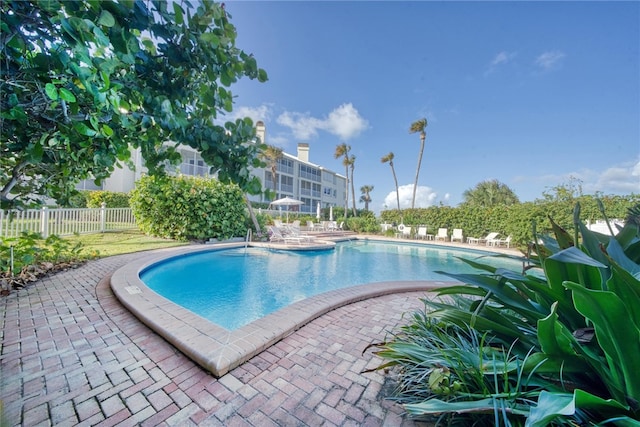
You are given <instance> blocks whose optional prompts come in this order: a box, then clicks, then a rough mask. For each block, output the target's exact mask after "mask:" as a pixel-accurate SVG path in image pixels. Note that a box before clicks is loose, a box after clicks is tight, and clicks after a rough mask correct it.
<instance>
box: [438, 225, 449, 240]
mask: <svg viewBox="0 0 640 427" xmlns="http://www.w3.org/2000/svg"><path fill="white" fill-rule="evenodd" d="M438 240H442V241H444V242H446V241H447V240H449V231H448V230H447V229H446V228H438V234H436V241H438Z"/></svg>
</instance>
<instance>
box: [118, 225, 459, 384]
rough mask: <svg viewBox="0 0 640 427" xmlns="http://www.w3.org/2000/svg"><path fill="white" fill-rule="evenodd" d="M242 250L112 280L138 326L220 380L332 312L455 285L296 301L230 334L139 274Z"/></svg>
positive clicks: (396, 284)
mask: <svg viewBox="0 0 640 427" xmlns="http://www.w3.org/2000/svg"><path fill="white" fill-rule="evenodd" d="M354 239H362V238H357V237H356V238H354ZM364 239H368V237H365V238H364ZM379 240H387V239H379ZM394 241H395V242H397V243H402V241H398V240H394ZM412 243H413V242H412ZM243 246H245V243H244V242H233V243H216V244H214V245H198V246H187V247H179V248H169V249H163V250H159V251H154V252H153V253H151V254H150V255H149V256H146V257H143V258H140V259H138V260H136V261H133V262H131V263H129V264H127V265H125V266H123V267H121V268H119V269H118V270H116V271H115V272H114V273H113V275H112V276H111V278H110V284H111V289H112V290H113V293H114V294H115V296H116V298H118V300H119V301H120V302H121V303H122V304H123V305H124V306H125V307H126V308H127V309H129V310H130V311H131V312H132V313H133V314H134V315H135V316H136V317H137V318H138V319H140V321H142V322H143V323H144V324H146V325H147V326H148V327H149V328H151V329H152V330H153V331H154V332H156V333H157V334H159V335H160V336H162V337H163V338H164V339H166V340H167V341H168V342H169V343H171V344H172V345H173V346H175V347H176V348H177V349H179V350H180V351H181V352H183V353H184V354H185V355H186V356H188V357H189V358H190V359H192V360H193V361H194V362H196V363H197V364H198V365H200V366H201V367H203V368H205V369H206V370H208V371H209V372H211V373H212V374H213V375H214V376H216V377H221V376H223V375H224V374H226V373H227V372H229V371H230V370H231V369H233V368H235V367H237V366H239V365H241V364H242V363H243V362H246V361H247V360H249V359H251V358H252V357H253V356H255V355H257V354H259V353H261V352H262V351H264V350H265V349H267V348H268V347H270V346H272V345H273V344H274V343H276V342H278V341H280V340H281V339H283V338H284V337H286V336H288V335H289V334H291V333H293V332H294V331H296V330H297V329H299V328H301V327H302V326H304V325H305V324H307V323H309V322H311V321H312V320H314V319H316V318H318V317H320V316H322V315H323V314H325V313H327V312H329V311H331V310H333V309H336V308H339V307H342V306H344V305H347V304H351V303H353V302H357V301H362V300H364V299H368V298H374V297H378V296H382V295H387V294H392V293H404V292H416V291H425V292H429V291H433V290H435V289H437V288H438V287H442V286H445V285H450V284H452V283H454V282H451V281H433V280H432V281H392V282H377V283H369V284H364V285H358V286H352V287H348V288H344V289H338V290H333V291H329V292H325V293H322V294H320V295H316V296H312V297H309V298H306V299H304V300H301V301H297V302H295V303H293V304H291V305H289V306H287V307H284V308H282V309H280V310H278V311H276V312H274V313H271V314H268V315H266V316H264V317H262V318H260V319H258V320H255V321H253V322H251V323H249V324H247V325H245V326H242V327H240V328H238V329H235V330H228V329H225V328H222V327H221V326H219V325H216V324H214V323H212V322H211V321H209V320H207V319H205V318H203V317H201V316H199V315H197V314H195V313H193V312H191V311H189V310H187V309H185V308H183V307H181V306H179V305H177V304H175V303H173V302H171V301H169V300H168V299H166V298H164V297H162V296H161V295H159V294H157V293H156V292H154V291H153V290H151V289H150V288H149V287H147V286H146V285H145V284H144V283H143V282H142V281H141V280H140V277H139V273H140V272H141V271H143V270H144V269H145V268H147V267H149V266H150V265H152V264H154V263H156V262H159V261H161V260H163V259H165V258H168V257H174V256H180V255H185V254H191V253H197V252H202V251H217V250H223V249H230V248H238V247H243ZM250 246H262V247H265V246H266V247H270V248H276V246H275V245H272V244H255V243H251V244H250ZM286 246H287V245H279V247H277V248H278V249H300V248H299V247H297V245H289V246H293V247H286ZM306 249H310V248H306Z"/></svg>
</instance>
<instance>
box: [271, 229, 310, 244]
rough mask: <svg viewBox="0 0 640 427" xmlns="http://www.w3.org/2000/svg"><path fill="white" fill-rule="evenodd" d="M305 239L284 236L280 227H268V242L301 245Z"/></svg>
mask: <svg viewBox="0 0 640 427" xmlns="http://www.w3.org/2000/svg"><path fill="white" fill-rule="evenodd" d="M304 240H305V239H304V238H302V237H295V236H289V235H286V234H284V233H283V232H282V231H281V229H280V227H275V226H271V227H269V241H270V242H273V243H278V242H281V243H285V244H286V243H292V242H293V243H297V244H301V243H302V242H303V241H304Z"/></svg>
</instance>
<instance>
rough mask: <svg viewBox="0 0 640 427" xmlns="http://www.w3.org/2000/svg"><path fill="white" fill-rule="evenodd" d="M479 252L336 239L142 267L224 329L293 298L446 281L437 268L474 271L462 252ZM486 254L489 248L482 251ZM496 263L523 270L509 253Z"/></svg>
mask: <svg viewBox="0 0 640 427" xmlns="http://www.w3.org/2000/svg"><path fill="white" fill-rule="evenodd" d="M482 255H483V253H482V252H479V251H472V250H464V249H450V248H445V247H434V246H422V245H411V244H397V243H386V242H372V241H353V242H344V243H338V244H337V245H336V248H335V250H329V251H327V250H324V251H300V252H293V251H274V250H270V249H265V248H246V249H245V248H237V249H226V250H219V251H207V252H200V253H197V254H190V255H184V256H179V257H175V258H170V259H168V260H165V261H162V262H160V263H157V264H154V265H152V266H150V267H149V268H147V269H145V270H144V271H143V272H141V273H140V279H141V280H142V281H143V282H144V283H145V284H146V285H147V286H148V287H149V288H151V289H152V290H153V291H155V292H157V293H158V294H160V295H162V296H163V297H165V298H167V299H169V300H171V301H173V302H174V303H176V304H179V305H181V306H183V307H184V308H186V309H188V310H191V311H193V312H194V313H196V314H198V315H200V316H202V317H204V318H206V319H208V320H210V321H211V322H213V323H216V324H218V325H220V326H222V327H224V328H226V329H230V330H231V329H236V328H239V327H241V326H243V325H246V324H247V323H250V322H252V321H254V320H256V319H259V318H261V317H263V316H265V315H266V314H269V313H271V312H274V311H276V310H278V309H280V308H283V307H285V306H287V305H289V304H291V303H293V302H295V301H298V300H302V299H304V298H308V297H311V296H314V295H318V294H320V293H323V292H327V291H330V290H335V289H340V288H345V287H349V286H355V285H360V284H365V283H373V282H385V281H403V280H447V279H448V278H447V276H443V275H441V274H437V273H435V272H434V271H435V270H440V271H446V272H452V273H464V272H468V273H471V272H473V271H474V270H473V269H472V268H471V267H469V266H468V265H467V264H465V263H463V262H462V261H460V260H459V259H457V257H465V258H471V259H474V258H477V257H479V256H482ZM484 255H486V253H484ZM483 261H484V262H486V263H488V264H491V265H494V266H496V267H505V268H510V269H513V270H515V271H520V270H521V264H520V263H519V262H517V261H515V260H509V259H505V258H495V257H485V258H483Z"/></svg>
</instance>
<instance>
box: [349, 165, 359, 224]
mask: <svg viewBox="0 0 640 427" xmlns="http://www.w3.org/2000/svg"><path fill="white" fill-rule="evenodd" d="M353 169H354V167H353V165H351V196H352V197H353V199H352V206H353V216H354V217H356V216H358V215H357V211H356V188H355V187H354V185H353Z"/></svg>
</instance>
